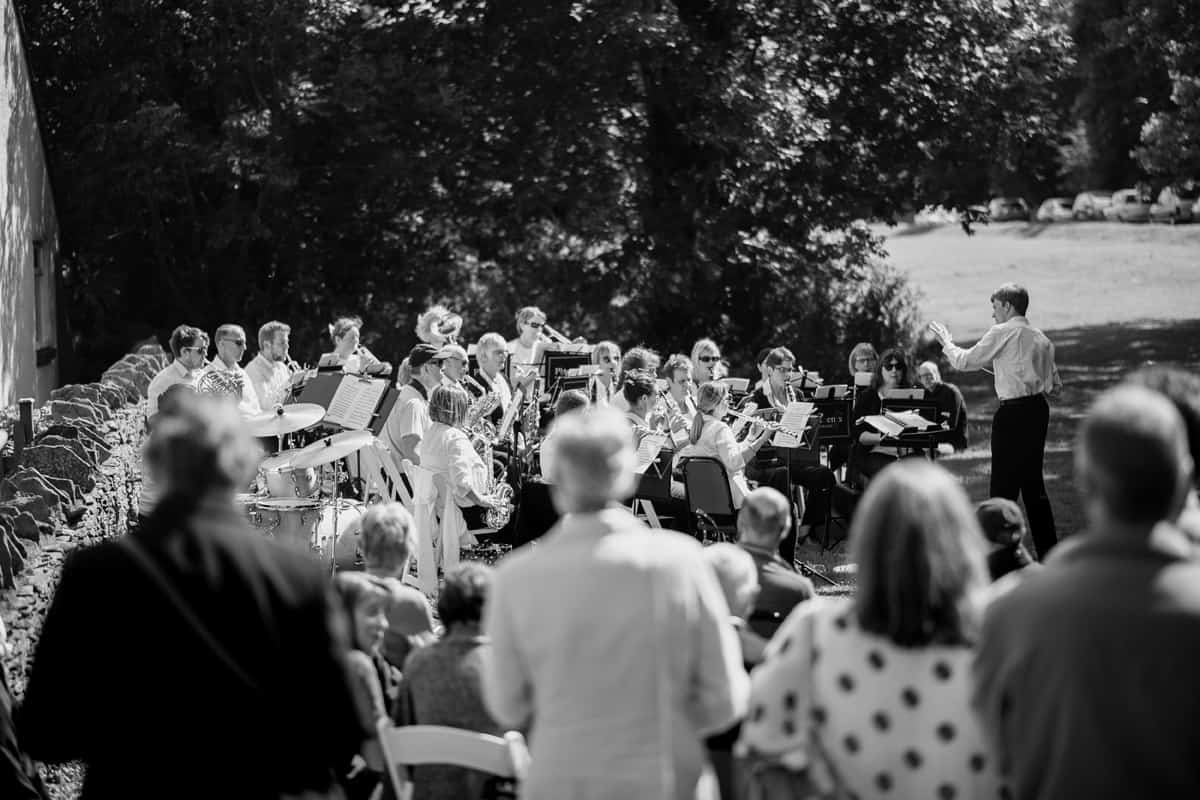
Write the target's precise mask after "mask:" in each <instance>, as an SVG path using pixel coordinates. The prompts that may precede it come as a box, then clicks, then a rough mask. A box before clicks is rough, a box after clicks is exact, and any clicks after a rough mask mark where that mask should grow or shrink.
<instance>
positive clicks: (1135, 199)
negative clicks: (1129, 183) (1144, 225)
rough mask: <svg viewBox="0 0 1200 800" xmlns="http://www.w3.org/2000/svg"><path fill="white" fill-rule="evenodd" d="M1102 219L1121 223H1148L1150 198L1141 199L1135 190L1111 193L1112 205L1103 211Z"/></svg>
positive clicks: (1140, 195)
mask: <svg viewBox="0 0 1200 800" xmlns="http://www.w3.org/2000/svg"><path fill="white" fill-rule="evenodd" d="M1104 218H1105V219H1116V220H1120V221H1121V222H1149V221H1150V198H1148V197H1143V196H1142V194H1141V192H1139V191H1138V190H1137V189H1122V190H1121V191H1119V192H1113V196H1112V203H1110V204H1109V206H1108V207H1107V208H1105V209H1104Z"/></svg>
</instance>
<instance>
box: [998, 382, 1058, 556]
mask: <svg viewBox="0 0 1200 800" xmlns="http://www.w3.org/2000/svg"><path fill="white" fill-rule="evenodd" d="M1049 426H1050V404H1049V403H1047V402H1046V397H1045V396H1044V395H1040V394H1039V395H1033V396H1031V397H1022V398H1020V399H1018V400H1002V401H1001V402H1000V408H998V409H997V410H996V416H995V417H994V418H993V419H992V485H991V496H992V497H1007V498H1008V499H1009V500H1017V499H1018V497H1020V499H1021V500H1023V501H1024V503H1025V513H1026V514H1028V515H1029V531H1030V533H1032V534H1033V545H1034V547H1035V548H1036V549H1037V556H1038V558H1039V559H1045V557H1046V554H1047V553H1049V552H1050V548H1052V547H1053V546H1054V544H1055V543H1056V542H1057V541H1058V532H1057V531H1056V530H1055V527H1054V512H1053V510H1052V509H1051V508H1050V497H1049V496H1048V495H1047V494H1046V481H1045V479H1044V478H1043V477H1042V463H1043V461H1044V460H1045V457H1046V431H1047V429H1048V428H1049Z"/></svg>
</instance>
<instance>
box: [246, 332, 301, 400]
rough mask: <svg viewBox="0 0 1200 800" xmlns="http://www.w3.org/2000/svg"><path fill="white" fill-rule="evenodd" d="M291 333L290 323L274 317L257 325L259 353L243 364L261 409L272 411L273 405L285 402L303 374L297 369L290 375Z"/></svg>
mask: <svg viewBox="0 0 1200 800" xmlns="http://www.w3.org/2000/svg"><path fill="white" fill-rule="evenodd" d="M291 333H292V329H291V326H289V325H285V324H284V323H282V322H279V321H277V320H272V321H270V322H268V323H266V324H265V325H263V326H262V327H261V328H259V329H258V355H256V356H255V357H254V358H252V359H251V360H250V363H249V364H247V365H246V375H248V376H249V378H250V384H251V385H252V386H253V387H254V394H255V396H257V397H258V403H259V405H260V406H262V410H263V411H272V410H274V408H275V406H278V405H283V404H284V403H286V402H287V401H288V398H289V397H290V396H291V394H292V386H293V385H294V384H296V383H298V382H299V381H300V380H301V379H303V377H304V372H303V371H299V370H298V371H297V372H296V373H295V374H294V375H293V373H292V369H291V367H289V366H288V363H289V362H290V361H291V357H290V355H289V354H288V347H289V345H290V341H289V340H290V337H291Z"/></svg>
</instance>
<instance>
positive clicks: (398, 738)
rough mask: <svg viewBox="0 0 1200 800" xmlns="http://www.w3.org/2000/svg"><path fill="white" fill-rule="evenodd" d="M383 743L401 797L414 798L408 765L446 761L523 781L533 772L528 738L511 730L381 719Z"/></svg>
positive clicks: (379, 729)
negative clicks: (500, 733)
mask: <svg viewBox="0 0 1200 800" xmlns="http://www.w3.org/2000/svg"><path fill="white" fill-rule="evenodd" d="M378 731H379V744H380V747H381V749H382V750H383V758H384V761H385V762H386V764H387V771H388V776H389V777H390V778H391V781H392V789H393V790H394V791H395V793H396V797H397V798H398V800H412V795H413V783H412V781H411V780H410V777H409V774H408V770H407V769H406V768H407V767H413V766H421V765H422V764H444V765H449V766H455V767H465V768H467V769H475V770H479V771H480V772H487V773H490V774H492V775H496V776H498V777H500V778H507V779H509V780H512V781H516V782H518V783H519V782H521V781H523V780H524V779H525V775H526V773H527V772H528V771H529V762H530V757H529V749H528V748H527V747H526V746H525V737H524V736H522V735H521V734H520V733H518V732H517V731H509V732H508V733H506V734H504V737H503V738H501V737H499V736H492V735H490V734H486V733H477V732H475V731H468V730H463V729H462V728H450V727H447V726H444V725H404V726H400V727H397V726H395V725H393V724H392V722H391V721H390V720H386V719H385V720H380V722H379V728H378Z"/></svg>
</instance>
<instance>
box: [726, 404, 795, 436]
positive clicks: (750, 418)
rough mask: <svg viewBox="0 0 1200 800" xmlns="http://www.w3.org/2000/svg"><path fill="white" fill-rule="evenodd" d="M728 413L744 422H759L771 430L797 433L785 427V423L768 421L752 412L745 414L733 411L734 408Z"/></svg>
mask: <svg viewBox="0 0 1200 800" xmlns="http://www.w3.org/2000/svg"><path fill="white" fill-rule="evenodd" d="M726 413H727V415H728V416H730V417H733V418H734V419H740V420H742V421H743V422H750V423H757V424H759V425H762V426H763V427H764V428H766V429H767V430H769V431H775V432H777V433H787V434H791V435H793V436H794V435H795V434H792V432H791V431H789V430H788V429H787V428H785V427H783V425H781V424H780V423H778V422H767V421H766V420H765V419H763V418H762V417H756V416H753V415H751V414H743V413H742V412H740V411H733V410H732V409H731V410H730V411H728V412H726Z"/></svg>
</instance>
